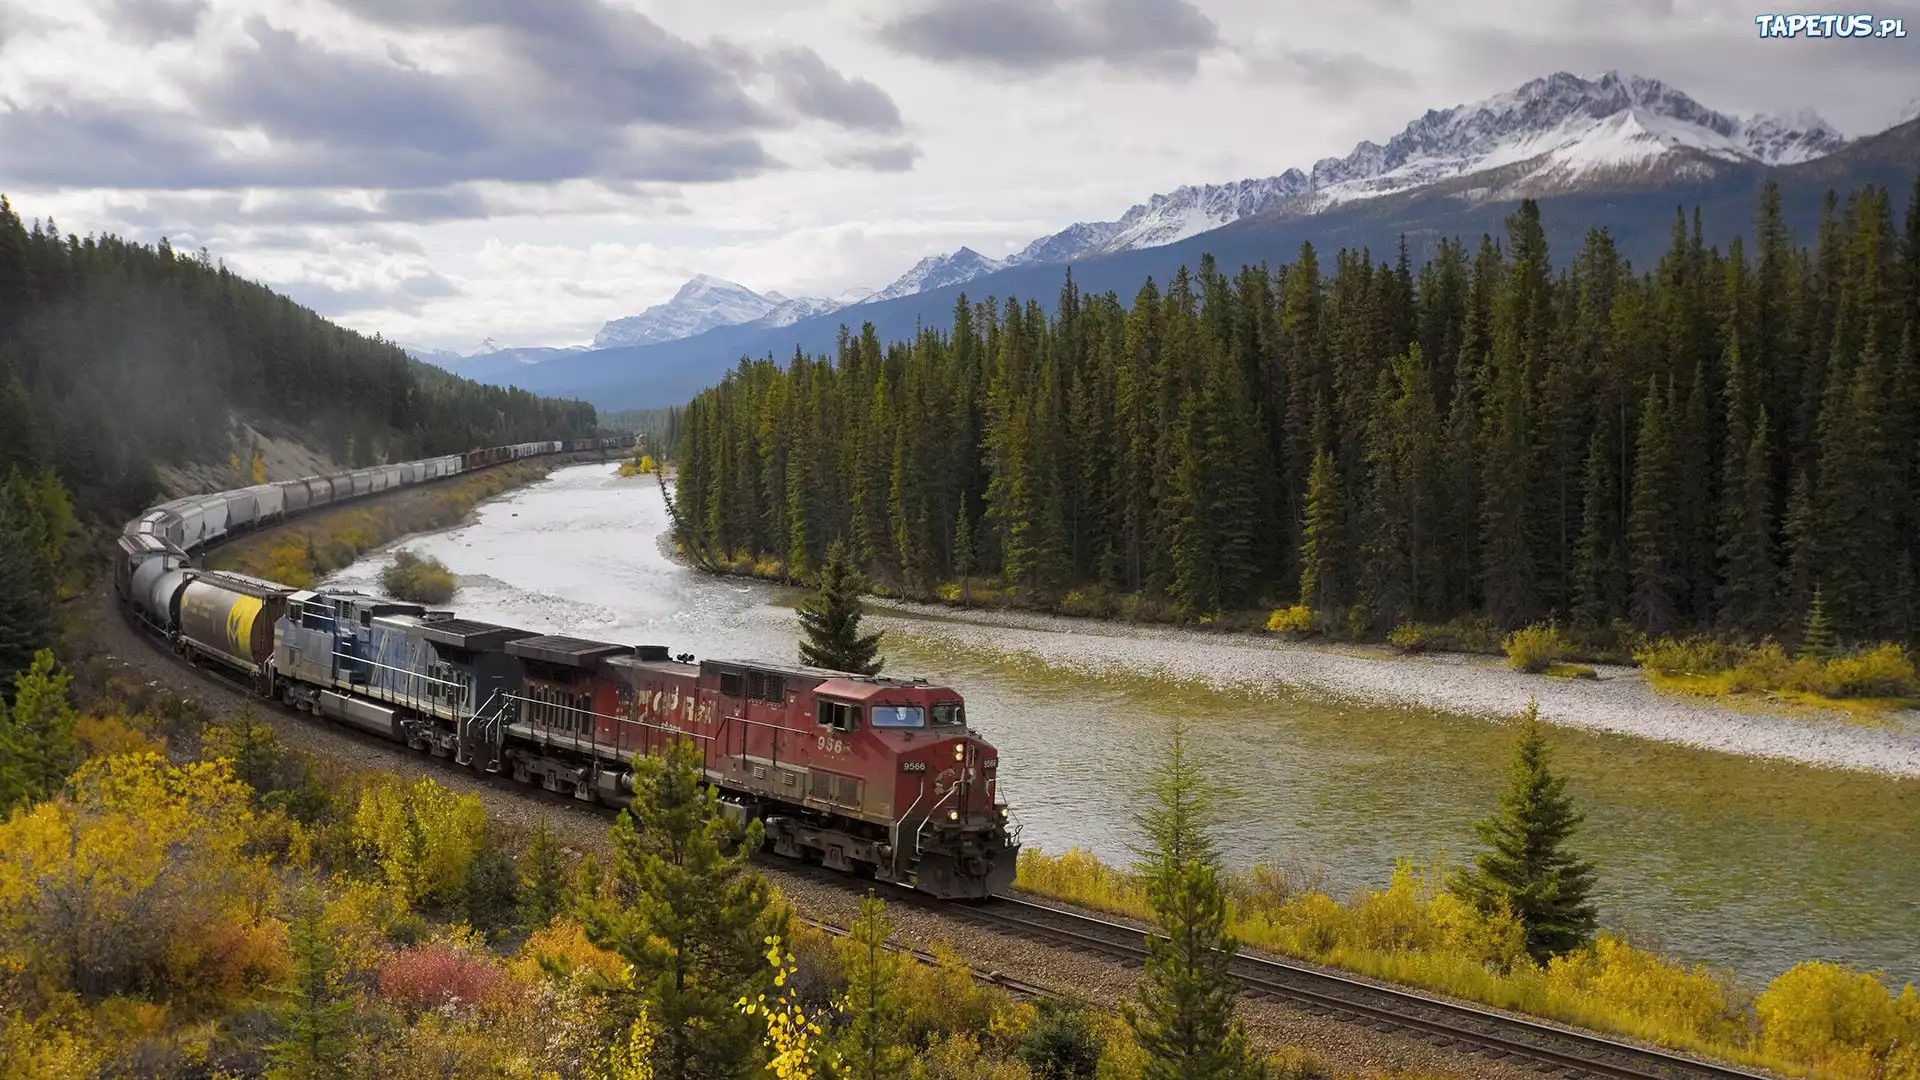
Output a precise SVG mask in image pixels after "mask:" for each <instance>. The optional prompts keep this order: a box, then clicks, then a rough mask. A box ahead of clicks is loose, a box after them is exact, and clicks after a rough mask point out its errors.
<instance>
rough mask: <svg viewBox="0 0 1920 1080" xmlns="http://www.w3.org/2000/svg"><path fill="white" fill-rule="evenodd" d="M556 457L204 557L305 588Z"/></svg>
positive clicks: (320, 519)
mask: <svg viewBox="0 0 1920 1080" xmlns="http://www.w3.org/2000/svg"><path fill="white" fill-rule="evenodd" d="M559 464H561V463H559V462H552V461H539V462H536V461H519V462H514V463H512V464H510V465H500V466H496V467H494V468H491V469H485V470H482V471H480V472H477V473H471V474H468V475H465V476H459V477H455V478H454V479H452V480H446V481H442V482H440V483H435V484H428V485H426V486H425V487H419V488H412V489H409V490H406V491H397V492H392V493H390V494H385V495H379V496H375V497H374V498H372V499H370V500H367V501H364V502H357V503H352V504H349V505H347V506H341V507H337V508H334V509H331V510H323V511H321V512H319V513H317V514H312V515H309V516H307V517H303V518H300V519H299V520H297V521H291V522H288V523H287V524H285V525H280V526H277V527H275V528H272V529H267V530H265V531H264V532H259V533H255V534H253V535H251V536H248V537H246V538H245V539H243V540H240V541H238V542H236V543H232V544H228V545H227V546H225V547H223V548H221V549H220V550H219V551H216V552H214V554H213V555H212V557H211V558H210V559H209V560H208V563H209V565H210V566H211V567H212V568H214V569H216V570H235V571H238V572H240V573H243V574H251V575H253V576H255V577H262V578H266V579H267V580H269V581H277V582H280V583H281V584H283V585H291V586H294V587H295V588H302V589H304V588H310V587H312V585H313V583H314V582H315V581H317V580H319V579H320V578H322V577H324V576H326V575H327V574H331V573H333V572H334V571H335V570H338V569H340V568H341V567H344V566H348V565H350V564H352V562H353V561H354V560H355V559H357V558H359V557H360V556H361V555H362V554H364V553H366V552H368V551H372V550H373V549H375V548H378V547H380V546H381V545H382V544H386V543H390V542H392V541H394V540H397V539H399V538H400V537H402V536H407V535H409V534H411V533H417V532H428V531H431V530H433V529H445V528H450V527H452V526H454V525H457V524H459V523H460V521H461V520H462V519H463V518H465V517H466V516H467V514H468V513H469V512H470V511H472V510H473V508H474V507H475V506H478V505H480V504H481V503H483V502H485V501H487V500H488V499H491V498H493V497H495V496H497V495H500V494H502V493H503V492H507V491H511V490H512V489H514V488H517V487H524V486H525V485H527V484H531V483H533V482H534V481H536V480H539V479H541V478H543V477H545V476H546V475H547V474H548V473H549V472H552V471H553V470H554V469H555V468H557V467H558V466H559Z"/></svg>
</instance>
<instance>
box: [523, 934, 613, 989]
mask: <svg viewBox="0 0 1920 1080" xmlns="http://www.w3.org/2000/svg"><path fill="white" fill-rule="evenodd" d="M507 970H508V972H510V973H511V974H512V975H513V976H514V977H515V978H517V979H519V980H520V981H521V982H524V983H527V984H528V985H533V984H536V983H538V982H540V981H541V980H542V979H552V978H570V977H572V976H573V975H575V974H576V973H578V974H580V975H583V976H586V977H587V978H589V979H592V980H595V981H598V982H602V983H604V984H606V985H609V986H624V985H626V983H627V980H628V978H629V977H630V974H631V970H630V966H629V965H628V964H627V961H626V960H625V959H624V958H622V957H621V956H620V954H619V953H616V952H610V951H608V950H606V949H603V948H600V947H599V946H598V945H595V944H594V943H593V942H591V941H588V940H587V933H586V931H585V930H582V929H581V928H580V924H579V923H576V922H574V921H572V920H571V919H564V918H562V919H555V920H554V921H553V922H552V923H550V924H548V925H546V926H543V927H541V928H540V929H538V930H535V931H534V932H533V933H532V934H531V935H529V936H528V938H527V940H526V942H525V943H524V944H522V945H521V946H520V951H519V952H518V953H517V954H515V956H514V958H513V960H512V961H510V962H509V963H508V964H507Z"/></svg>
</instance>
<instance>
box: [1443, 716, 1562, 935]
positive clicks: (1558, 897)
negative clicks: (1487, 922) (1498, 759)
mask: <svg viewBox="0 0 1920 1080" xmlns="http://www.w3.org/2000/svg"><path fill="white" fill-rule="evenodd" d="M1584 817H1585V815H1584V814H1583V813H1581V812H1580V811H1578V810H1576V809H1575V808H1574V804H1573V798H1572V796H1570V795H1568V794H1567V781H1566V778H1565V777H1563V776H1560V775H1558V774H1556V773H1555V772H1554V771H1553V768H1552V762H1551V760H1550V757H1549V754H1548V752H1547V742H1546V736H1545V735H1544V733H1543V732H1542V731H1541V728H1540V705H1539V703H1538V702H1534V701H1530V702H1528V703H1527V711H1526V713H1525V714H1524V715H1523V716H1522V717H1521V719H1520V725H1519V731H1518V733H1517V735H1516V736H1515V739H1514V745H1513V764H1512V767H1511V768H1510V769H1509V770H1508V773H1507V790H1506V791H1505V792H1504V793H1502V794H1501V796H1500V810H1499V812H1498V813H1496V814H1495V815H1494V816H1493V817H1491V818H1488V819H1487V820H1485V821H1482V822H1480V823H1479V824H1477V825H1476V826H1475V827H1474V830H1475V832H1477V833H1478V834H1479V836H1480V840H1481V842H1482V843H1484V844H1485V845H1486V850H1484V851H1482V852H1481V853H1480V854H1478V855H1476V856H1475V857H1474V860H1473V866H1472V868H1471V869H1462V870H1460V871H1458V872H1457V873H1456V874H1455V876H1454V878H1453V880H1452V882H1451V886H1452V888H1453V890H1454V891H1455V892H1456V893H1457V894H1459V895H1460V896H1461V897H1463V898H1464V899H1466V900H1468V901H1470V902H1472V903H1473V904H1475V905H1477V906H1478V907H1480V908H1482V909H1483V910H1492V909H1496V908H1498V907H1501V906H1504V907H1505V908H1506V909H1507V910H1509V911H1511V912H1512V913H1513V914H1514V915H1515V916H1516V917H1517V918H1518V919H1519V920H1520V924H1521V926H1522V927H1524V928H1525V930H1526V943H1527V952H1528V954H1529V955H1531V956H1532V957H1533V958H1534V960H1536V961H1538V962H1540V963H1545V962H1546V961H1547V960H1548V959H1549V958H1551V957H1553V956H1557V955H1559V954H1561V953H1565V952H1569V951H1571V950H1573V949H1576V948H1578V947H1580V946H1581V945H1582V944H1584V943H1586V942H1587V941H1588V940H1589V939H1591V938H1592V936H1593V930H1594V927H1595V926H1596V925H1597V923H1598V917H1599V913H1598V909H1596V908H1595V907H1594V905H1593V903H1592V900H1591V897H1592V894H1593V864H1592V863H1591V862H1588V861H1587V860H1585V859H1582V858H1580V857H1579V856H1577V855H1575V854H1574V853H1573V852H1571V851H1570V850H1568V841H1569V840H1571V839H1572V837H1573V834H1574V832H1575V831H1576V830H1577V829H1578V828H1579V826H1580V823H1581V821H1582V820H1583V819H1584Z"/></svg>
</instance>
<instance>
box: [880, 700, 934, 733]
mask: <svg viewBox="0 0 1920 1080" xmlns="http://www.w3.org/2000/svg"><path fill="white" fill-rule="evenodd" d="M870 715H871V716H872V717H873V726H874V727H877V728H917V727H925V726H927V712H926V710H925V709H922V708H921V707H920V706H918V705H875V706H874V707H873V709H872V710H871V712H870Z"/></svg>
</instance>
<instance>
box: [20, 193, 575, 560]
mask: <svg viewBox="0 0 1920 1080" xmlns="http://www.w3.org/2000/svg"><path fill="white" fill-rule="evenodd" d="M235 412H240V413H243V414H247V415H255V416H267V417H272V418H275V419H278V420H282V421H284V422H286V423H288V424H290V425H294V426H298V427H300V428H302V429H304V430H305V431H306V432H307V434H308V437H310V438H311V439H312V441H313V442H314V444H315V445H317V446H319V447H320V448H322V449H325V450H327V451H328V452H329V453H330V454H331V455H332V456H333V457H334V459H335V460H337V461H340V462H342V463H343V464H345V465H349V466H361V465H368V464H373V463H374V462H377V461H382V460H387V461H404V460H408V459H410V458H416V457H422V456H426V455H430V454H440V453H452V452H457V451H461V450H469V449H473V448H476V447H481V446H496V445H499V444H501V443H511V442H522V441H528V440H533V439H559V438H569V437H574V436H585V435H590V434H592V433H593V431H594V410H593V407H592V406H590V405H586V404H584V403H581V402H573V401H556V400H553V399H549V398H541V397H536V396H535V395H533V394H529V393H526V392H525V391H521V390H513V389H502V388H500V387H496V386H484V385H481V384H479V383H475V382H470V381H468V380H466V379H461V378H458V377H455V376H453V375H449V374H447V373H446V372H443V371H440V370H439V369H437V368H433V367H430V366H428V365H425V364H421V363H419V362H417V361H415V360H412V359H410V358H409V357H407V355H406V354H405V353H403V352H401V350H400V349H399V347H398V346H396V345H394V344H392V343H391V342H387V341H384V340H381V339H379V338H377V337H374V338H369V337H366V336H363V335H361V334H358V333H355V332H353V331H351V330H347V329H344V328H342V327H340V326H337V325H335V324H333V323H331V322H328V321H327V320H325V319H323V318H321V317H320V316H318V315H316V314H314V313H313V312H312V311H310V310H308V309H306V308H303V307H300V306H299V305H297V304H295V303H294V302H293V301H292V300H289V299H287V298H286V297H284V296H281V295H278V294H276V293H274V292H273V291H271V290H270V289H268V288H266V287H265V286H263V285H259V284H256V283H254V282H251V281H248V280H246V279H244V278H241V277H239V276H238V275H236V274H234V273H233V272H232V271H230V270H228V269H227V268H226V267H225V266H224V265H219V266H216V265H215V264H214V263H213V262H212V261H211V260H210V259H209V258H208V257H207V255H206V253H205V252H201V253H200V254H198V255H189V254H187V253H185V252H180V251H175V250H174V249H173V248H171V247H170V246H168V244H167V243H166V242H165V241H164V240H163V241H162V242H161V243H160V244H159V245H158V246H156V247H149V246H146V245H143V244H136V243H131V242H128V241H126V240H122V239H120V238H119V237H115V236H87V237H84V238H83V237H79V236H73V235H68V236H64V237H63V236H61V235H60V232H59V229H58V227H57V226H56V225H55V224H54V223H53V222H52V221H47V222H44V223H42V222H39V221H35V222H33V224H32V226H31V227H28V226H27V225H26V224H25V223H24V222H23V221H22V219H21V217H20V215H19V214H18V213H16V212H15V211H14V209H13V208H12V206H11V205H10V204H9V203H7V201H6V200H5V199H4V198H0V431H5V432H6V433H7V434H6V436H5V438H0V479H4V478H5V476H6V474H7V473H8V472H9V471H10V470H19V471H20V472H22V473H23V474H31V473H38V472H39V471H41V470H43V469H46V468H52V469H54V470H55V471H56V472H57V473H58V475H59V477H60V479H61V480H62V481H63V482H64V483H65V484H66V486H67V487H68V488H69V489H70V490H71V491H72V492H73V495H74V499H75V503H76V505H77V506H78V507H79V508H80V509H82V510H83V511H87V512H93V511H97V512H98V513H100V514H101V515H104V516H105V517H107V518H108V519H110V520H111V523H112V524H114V525H116V526H117V525H118V524H119V522H120V521H121V520H124V517H125V516H127V515H130V514H131V513H132V512H134V511H137V510H139V509H141V508H144V507H145V506H146V505H148V503H149V502H150V501H151V500H152V499H153V497H154V495H155V494H156V492H157V490H158V485H157V482H156V480H155V479H154V474H153V470H152V464H153V463H155V462H187V461H225V460H226V459H227V457H228V455H229V454H230V453H231V452H232V451H233V447H232V445H231V439H232V436H231V434H230V432H231V431H232V430H233V429H232V427H231V425H230V417H231V416H232V415H233V414H234V413H235ZM115 515H118V516H115Z"/></svg>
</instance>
